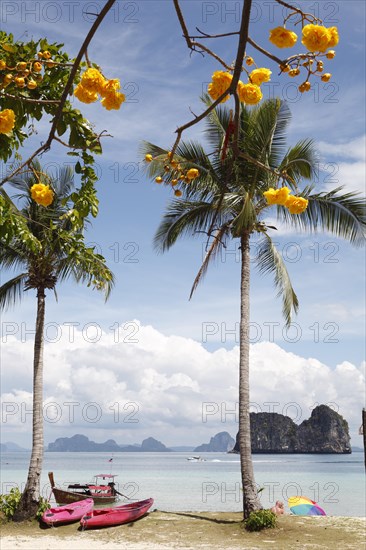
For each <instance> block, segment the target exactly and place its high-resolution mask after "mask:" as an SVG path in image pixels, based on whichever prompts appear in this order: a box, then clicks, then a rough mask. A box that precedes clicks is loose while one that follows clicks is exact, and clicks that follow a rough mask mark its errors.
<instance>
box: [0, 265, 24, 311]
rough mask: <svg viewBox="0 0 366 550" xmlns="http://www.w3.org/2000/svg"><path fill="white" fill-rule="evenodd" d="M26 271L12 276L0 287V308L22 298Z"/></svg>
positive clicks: (6, 307)
mask: <svg viewBox="0 0 366 550" xmlns="http://www.w3.org/2000/svg"><path fill="white" fill-rule="evenodd" d="M27 276H28V275H27V273H21V274H20V275H17V276H16V277H13V278H12V279H10V280H9V281H7V282H6V283H4V284H3V285H1V287H0V309H8V308H9V307H10V306H13V305H15V304H16V303H17V302H18V301H20V300H21V298H22V291H23V290H24V283H25V280H26V278H27Z"/></svg>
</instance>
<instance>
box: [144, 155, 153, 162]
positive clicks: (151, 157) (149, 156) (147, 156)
mask: <svg viewBox="0 0 366 550" xmlns="http://www.w3.org/2000/svg"><path fill="white" fill-rule="evenodd" d="M152 159H153V156H152V155H145V160H146V162H151V161H152Z"/></svg>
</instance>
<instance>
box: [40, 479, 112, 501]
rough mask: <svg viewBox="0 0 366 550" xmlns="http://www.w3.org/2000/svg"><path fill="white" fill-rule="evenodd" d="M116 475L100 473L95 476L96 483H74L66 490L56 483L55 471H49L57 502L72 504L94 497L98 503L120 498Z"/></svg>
mask: <svg viewBox="0 0 366 550" xmlns="http://www.w3.org/2000/svg"><path fill="white" fill-rule="evenodd" d="M115 477H116V476H115V475H110V474H98V475H96V476H94V478H95V483H86V484H84V485H81V484H80V483H74V484H71V485H69V486H68V488H67V489H68V490H67V491H64V490H63V489H59V488H58V487H56V485H55V481H54V478H53V472H48V478H49V480H50V483H51V487H52V492H53V494H54V497H55V500H56V502H57V504H70V503H72V502H78V501H79V500H86V499H88V498H92V499H93V501H94V502H95V503H96V504H103V503H104V504H111V503H112V502H115V501H116V500H117V499H118V494H119V493H118V491H117V490H116V489H115V487H114V486H115V483H114V478H115Z"/></svg>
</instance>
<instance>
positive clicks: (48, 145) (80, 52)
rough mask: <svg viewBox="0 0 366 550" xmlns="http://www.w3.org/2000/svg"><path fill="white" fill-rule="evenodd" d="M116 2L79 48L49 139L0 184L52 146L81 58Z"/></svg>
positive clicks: (108, 4)
mask: <svg viewBox="0 0 366 550" xmlns="http://www.w3.org/2000/svg"><path fill="white" fill-rule="evenodd" d="M115 2H116V0H107V2H106V4H105V5H104V7H103V8H102V10H101V11H100V13H99V15H98V16H97V18H96V20H95V21H94V23H93V25H92V27H91V29H90V31H89V32H88V34H87V36H86V38H85V40H84V42H83V44H82V46H81V48H80V50H79V53H78V55H77V57H76V59H75V61H74V63H73V66H72V69H71V71H70V75H69V78H68V81H67V82H66V85H65V88H64V91H63V93H62V96H61V98H60V100H59V106H58V108H57V111H56V113H55V116H54V117H53V122H52V126H51V130H50V133H49V135H48V138H47V141H46V142H45V143H44V144H43V145H42V146H41V147H39V148H38V149H37V151H36V152H35V153H33V154H32V155H31V156H30V157H29V158H28V159H27V160H26V161H25V162H24V163H23V164H22V165H21V166H20V167H19V168H17V170H15V171H14V172H12V173H11V174H10V175H9V176H7V177H5V178H4V179H3V180H2V181H1V182H0V186H2V185H4V183H6V182H7V181H9V180H10V179H11V178H13V177H14V176H15V175H16V174H17V173H18V172H20V171H21V170H22V169H23V168H24V167H25V166H27V165H28V164H29V163H30V162H32V160H33V159H34V158H35V157H36V156H37V155H39V154H40V153H42V152H44V151H47V150H48V149H49V148H50V147H51V143H52V141H53V140H54V139H55V133H56V128H57V125H58V123H59V121H60V118H61V115H62V111H63V108H64V106H65V103H66V100H67V96H68V95H69V92H70V90H71V87H72V84H73V81H74V78H75V75H76V73H77V70H78V68H79V65H80V63H81V60H82V58H83V56H84V54H85V52H86V50H87V48H88V46H89V44H90V42H91V40H92V38H93V36H94V35H95V33H96V31H97V29H98V27H99V25H100V24H101V22H102V21H103V19H104V17H105V16H106V15H107V13H108V12H109V10H110V9H111V7H112V6H113V4H114V3H115Z"/></svg>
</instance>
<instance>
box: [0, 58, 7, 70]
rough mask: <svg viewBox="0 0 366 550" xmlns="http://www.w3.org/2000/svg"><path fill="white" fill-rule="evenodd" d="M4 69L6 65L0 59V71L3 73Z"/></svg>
mask: <svg viewBox="0 0 366 550" xmlns="http://www.w3.org/2000/svg"><path fill="white" fill-rule="evenodd" d="M5 68H6V63H5V61H3V60H2V59H0V71H3V70H4V69H5Z"/></svg>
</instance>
